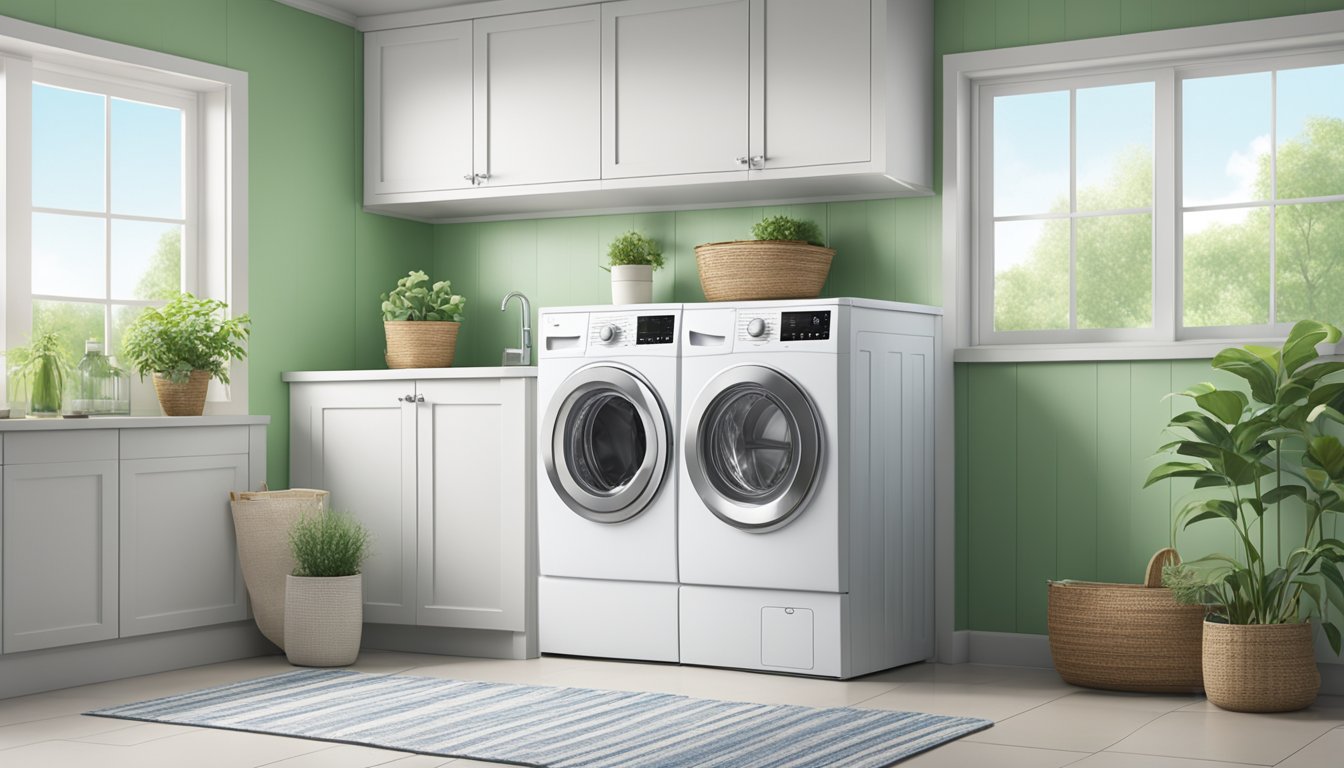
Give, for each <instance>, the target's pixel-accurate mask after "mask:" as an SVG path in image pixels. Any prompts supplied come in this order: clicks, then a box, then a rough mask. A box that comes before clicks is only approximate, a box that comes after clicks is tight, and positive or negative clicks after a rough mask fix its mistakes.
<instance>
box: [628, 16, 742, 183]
mask: <svg viewBox="0 0 1344 768" xmlns="http://www.w3.org/2000/svg"><path fill="white" fill-rule="evenodd" d="M748 9H749V0H702V2H699V3H696V4H688V3H687V2H685V0H677V1H669V0H625V1H624V2H614V3H603V4H602V120H603V124H602V141H603V153H602V154H603V157H602V176H603V178H622V177H630V176H661V175H670V174H695V173H712V172H733V171H739V172H744V171H745V170H746V165H745V162H746V155H747V128H748V126H747V112H748V105H749V98H748V79H749V68H748V63H749V62H748V55H747V53H748V42H749V29H748V20H749V13H748ZM738 158H742V162H741V163H739V162H738ZM743 178H745V173H743Z"/></svg>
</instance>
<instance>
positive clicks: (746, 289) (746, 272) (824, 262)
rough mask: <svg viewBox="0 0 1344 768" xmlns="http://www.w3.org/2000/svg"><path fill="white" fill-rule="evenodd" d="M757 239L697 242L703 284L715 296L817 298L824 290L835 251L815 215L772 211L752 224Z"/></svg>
mask: <svg viewBox="0 0 1344 768" xmlns="http://www.w3.org/2000/svg"><path fill="white" fill-rule="evenodd" d="M751 234H752V237H754V238H755V239H754V240H735V241H732V242H726V243H705V244H704V245H697V246H696V247H695V262H696V267H697V268H698V269H699V271H700V288H701V290H703V291H704V293H705V298H706V299H708V300H710V301H751V300H756V299H813V298H816V297H817V296H818V295H820V294H821V287H822V286H823V285H825V283H826V275H827V273H829V272H830V269H831V259H832V258H834V257H835V251H834V250H833V249H831V248H827V247H825V246H824V245H822V243H821V231H820V230H819V229H818V228H817V225H816V224H815V223H813V222H811V221H804V220H802V219H795V218H793V217H791V216H768V217H766V218H764V219H761V220H760V221H758V222H756V224H755V225H754V226H753V227H752V228H751Z"/></svg>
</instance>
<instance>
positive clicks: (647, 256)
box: [603, 231, 663, 304]
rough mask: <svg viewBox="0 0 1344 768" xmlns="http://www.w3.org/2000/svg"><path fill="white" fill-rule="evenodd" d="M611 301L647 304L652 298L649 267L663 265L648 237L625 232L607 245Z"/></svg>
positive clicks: (650, 269)
mask: <svg viewBox="0 0 1344 768" xmlns="http://www.w3.org/2000/svg"><path fill="white" fill-rule="evenodd" d="M607 258H608V260H609V261H610V263H611V266H610V268H608V267H603V269H606V270H607V271H608V272H610V273H611V303H612V304H648V303H649V302H651V301H653V270H655V269H661V268H662V266H663V252H662V251H660V250H659V249H658V243H657V242H655V241H654V240H653V239H652V238H648V237H645V236H644V235H642V234H640V233H638V232H633V231H632V232H626V233H625V234H623V235H621V236H619V237H617V238H616V239H615V240H612V241H611V245H610V246H609V247H608V248H607Z"/></svg>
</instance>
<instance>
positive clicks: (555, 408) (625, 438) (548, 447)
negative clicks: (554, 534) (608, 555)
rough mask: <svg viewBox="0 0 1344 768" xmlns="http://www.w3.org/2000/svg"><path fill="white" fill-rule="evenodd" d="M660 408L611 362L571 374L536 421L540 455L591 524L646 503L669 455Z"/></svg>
mask: <svg viewBox="0 0 1344 768" xmlns="http://www.w3.org/2000/svg"><path fill="white" fill-rule="evenodd" d="M668 423H669V422H668V418H667V412H666V410H665V409H664V408H663V404H662V402H661V401H660V400H659V399H658V396H657V395H656V394H655V393H654V392H653V389H652V388H650V387H649V385H648V383H647V382H645V381H644V379H643V378H641V377H640V376H639V375H638V374H636V373H634V372H633V371H630V370H628V369H626V368H621V367H617V366H612V365H593V366H589V367H586V368H582V369H580V370H578V371H575V372H574V374H572V375H571V376H570V377H569V378H567V379H565V382H564V384H562V385H561V387H560V389H559V390H558V391H557V392H556V395H555V398H554V399H553V400H552V401H551V403H550V406H549V407H548V409H547V412H546V417H545V420H544V421H543V422H542V433H541V434H542V441H541V443H542V444H541V448H542V460H543V461H544V462H545V465H546V474H547V475H548V476H549V477H550V479H551V484H552V485H553V486H555V490H556V492H557V493H558V494H559V495H560V498H561V499H564V502H565V504H567V505H569V508H570V509H572V510H574V511H575V512H576V513H578V514H579V515H582V516H583V517H586V518H588V519H589V520H593V521H595V522H599V523H619V522H622V521H625V520H629V519H630V518H632V517H634V516H635V515H638V514H639V513H640V512H642V511H643V510H644V508H645V507H647V506H648V504H649V502H650V501H652V500H653V498H654V496H656V495H657V494H658V489H659V488H661V487H662V484H663V480H664V478H665V477H666V475H667V466H668V462H669V459H670V457H671V455H672V445H671V442H670V439H671V437H670V435H671V430H670V429H669V427H668Z"/></svg>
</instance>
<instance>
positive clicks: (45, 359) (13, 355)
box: [8, 332, 70, 418]
mask: <svg viewBox="0 0 1344 768" xmlns="http://www.w3.org/2000/svg"><path fill="white" fill-rule="evenodd" d="M8 357H9V360H10V362H12V363H14V367H13V369H12V372H11V376H10V378H11V379H12V380H15V381H16V383H21V384H22V385H23V386H26V387H27V389H28V395H29V400H28V416H29V418H51V417H54V416H60V415H61V399H62V396H63V395H64V393H65V382H66V377H67V376H69V374H70V364H69V363H68V362H67V361H66V359H65V358H64V357H62V356H61V337H60V335H59V334H57V333H55V332H49V333H43V334H41V335H39V336H38V337H37V338H36V339H34V340H33V343H32V344H29V345H28V346H27V347H17V348H15V349H11V350H10V351H9V353H8Z"/></svg>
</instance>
